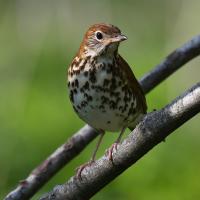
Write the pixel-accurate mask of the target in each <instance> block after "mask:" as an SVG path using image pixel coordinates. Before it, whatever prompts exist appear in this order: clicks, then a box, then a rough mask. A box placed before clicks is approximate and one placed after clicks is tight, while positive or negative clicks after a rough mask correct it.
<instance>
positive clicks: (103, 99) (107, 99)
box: [101, 96, 109, 104]
mask: <svg viewBox="0 0 200 200" xmlns="http://www.w3.org/2000/svg"><path fill="white" fill-rule="evenodd" d="M101 101H102V104H106V103H108V102H109V98H108V97H105V96H101Z"/></svg>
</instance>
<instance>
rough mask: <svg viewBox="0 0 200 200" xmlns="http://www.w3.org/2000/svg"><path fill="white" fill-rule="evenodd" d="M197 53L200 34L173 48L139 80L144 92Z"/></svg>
mask: <svg viewBox="0 0 200 200" xmlns="http://www.w3.org/2000/svg"><path fill="white" fill-rule="evenodd" d="M198 55H200V35H198V36H196V37H194V38H193V39H192V40H190V41H189V42H187V43H185V44H184V45H183V46H182V47H180V48H178V49H176V50H174V51H173V52H172V53H171V54H169V55H168V56H167V57H166V58H165V60H164V61H163V62H162V63H160V64H159V65H157V66H156V67H155V68H154V69H153V70H152V71H150V72H149V73H147V74H146V75H145V76H144V77H143V78H142V79H141V80H140V84H141V86H142V88H143V90H144V92H145V94H147V93H148V92H149V91H151V90H152V89H153V88H154V87H155V86H157V85H158V84H159V83H161V82H162V81H164V80H165V79H166V78H167V77H169V76H170V75H171V74H172V73H174V72H175V71H176V70H178V69H179V68H180V67H182V66H183V65H184V64H185V63H187V62H188V61H190V60H192V59H193V58H195V57H196V56H198Z"/></svg>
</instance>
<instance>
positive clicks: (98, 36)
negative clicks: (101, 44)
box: [96, 32, 103, 40]
mask: <svg viewBox="0 0 200 200" xmlns="http://www.w3.org/2000/svg"><path fill="white" fill-rule="evenodd" d="M96 38H97V39H98V40H101V39H103V34H102V33H101V32H96Z"/></svg>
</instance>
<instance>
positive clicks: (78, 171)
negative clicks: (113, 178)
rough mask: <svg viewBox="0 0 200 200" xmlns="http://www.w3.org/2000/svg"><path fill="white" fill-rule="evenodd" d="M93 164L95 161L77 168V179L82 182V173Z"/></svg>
mask: <svg viewBox="0 0 200 200" xmlns="http://www.w3.org/2000/svg"><path fill="white" fill-rule="evenodd" d="M93 162H94V160H90V161H89V162H87V163H85V164H83V165H81V166H79V167H77V168H76V178H78V179H80V180H81V179H82V177H81V173H82V171H83V170H84V169H85V168H86V167H89V166H91V165H92V163H93Z"/></svg>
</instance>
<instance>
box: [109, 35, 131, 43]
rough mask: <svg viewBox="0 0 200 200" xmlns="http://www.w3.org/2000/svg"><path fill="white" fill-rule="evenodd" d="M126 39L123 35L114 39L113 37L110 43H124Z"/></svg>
mask: <svg viewBox="0 0 200 200" xmlns="http://www.w3.org/2000/svg"><path fill="white" fill-rule="evenodd" d="M127 39H128V38H127V37H126V36H125V35H121V34H120V35H117V36H115V37H113V38H112V39H111V42H122V41H124V40H127Z"/></svg>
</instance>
